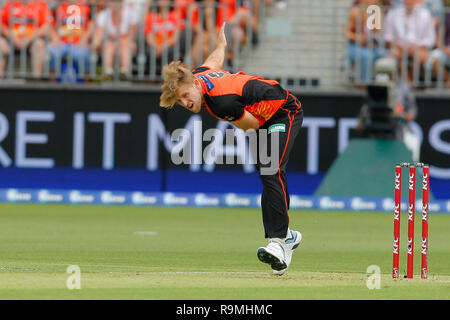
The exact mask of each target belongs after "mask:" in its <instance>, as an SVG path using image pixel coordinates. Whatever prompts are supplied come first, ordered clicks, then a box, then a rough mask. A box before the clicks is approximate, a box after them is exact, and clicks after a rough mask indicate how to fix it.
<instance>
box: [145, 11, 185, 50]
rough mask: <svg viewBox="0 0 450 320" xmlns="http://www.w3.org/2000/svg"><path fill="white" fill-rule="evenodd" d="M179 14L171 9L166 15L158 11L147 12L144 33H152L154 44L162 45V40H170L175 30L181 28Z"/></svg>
mask: <svg viewBox="0 0 450 320" xmlns="http://www.w3.org/2000/svg"><path fill="white" fill-rule="evenodd" d="M181 25H182V23H181V19H180V15H179V14H178V13H177V12H176V11H174V10H171V11H170V12H169V13H168V15H167V17H163V15H161V14H160V13H156V12H151V11H150V12H149V13H148V15H147V20H146V24H145V31H144V32H145V34H150V33H154V34H155V39H156V44H157V45H162V44H163V43H164V42H168V43H170V42H172V41H173V40H174V39H173V38H174V37H175V36H176V33H177V31H179V30H180V29H181Z"/></svg>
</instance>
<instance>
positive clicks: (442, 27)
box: [0, 0, 450, 91]
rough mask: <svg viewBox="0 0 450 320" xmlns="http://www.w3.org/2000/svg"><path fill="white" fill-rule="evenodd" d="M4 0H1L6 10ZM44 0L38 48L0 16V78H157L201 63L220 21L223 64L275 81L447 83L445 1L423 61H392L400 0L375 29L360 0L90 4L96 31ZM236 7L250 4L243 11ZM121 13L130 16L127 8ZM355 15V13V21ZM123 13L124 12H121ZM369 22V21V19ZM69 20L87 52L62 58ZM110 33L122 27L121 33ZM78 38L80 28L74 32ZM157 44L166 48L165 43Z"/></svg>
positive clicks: (439, 86) (401, 56)
mask: <svg viewBox="0 0 450 320" xmlns="http://www.w3.org/2000/svg"><path fill="white" fill-rule="evenodd" d="M6 2H7V1H5V0H0V5H1V7H2V8H3V9H4V8H5V7H4V4H5V3H6ZM13 2H14V1H13ZM37 2H42V1H37ZM44 2H47V3H48V5H49V7H50V9H51V12H52V16H53V19H52V21H51V23H50V26H49V28H48V29H47V30H46V31H45V33H44V34H43V36H42V37H41V38H42V40H43V41H44V43H45V45H42V44H41V47H39V46H36V47H33V45H29V48H27V46H23V47H21V48H17V47H16V46H15V40H14V39H13V37H12V34H13V33H9V34H10V37H8V38H7V39H5V38H6V33H5V32H2V31H1V30H2V29H5V27H7V26H5V24H4V23H5V21H6V18H5V15H4V14H3V15H2V24H0V28H1V29H0V33H2V34H3V47H5V46H4V43H7V44H8V45H9V51H5V50H4V48H3V50H0V61H1V62H0V68H1V67H2V63H3V64H4V69H5V70H4V75H3V76H2V75H1V72H0V81H2V82H8V81H17V80H22V81H31V80H32V81H35V80H39V81H49V80H50V81H52V82H66V83H67V82H69V83H74V82H105V81H106V82H114V83H120V82H127V83H128V82H143V83H148V82H152V83H159V82H160V81H161V79H162V78H161V66H163V65H165V64H166V63H168V62H170V61H171V60H177V59H182V60H183V61H184V62H185V63H186V64H187V65H188V66H189V67H195V66H197V65H199V64H200V63H201V62H202V61H203V60H204V59H205V58H206V56H207V55H208V54H209V52H211V50H212V48H213V47H214V40H215V34H216V31H217V27H218V26H219V24H220V22H221V21H224V20H227V19H228V18H230V19H229V20H228V29H227V36H228V43H229V50H228V52H227V61H226V65H225V68H227V69H229V70H231V71H238V70H243V71H245V72H247V73H250V74H258V75H260V76H264V77H268V78H275V79H278V80H280V82H281V83H282V84H283V85H284V86H286V87H288V88H289V89H294V90H298V89H311V90H316V89H339V88H340V89H342V88H348V87H364V86H366V85H367V84H368V83H370V82H373V81H374V80H375V79H376V72H378V71H377V70H380V69H382V70H386V69H389V70H390V72H392V74H393V76H394V77H395V78H396V79H403V80H407V81H409V82H410V83H411V84H412V85H413V87H415V88H429V89H436V90H438V91H442V90H443V89H445V88H446V87H449V84H450V80H449V65H450V62H449V61H450V49H446V48H445V46H446V45H447V46H448V45H449V44H448V43H447V44H446V41H448V39H450V37H449V36H448V34H449V33H450V30H446V28H448V25H449V23H448V19H449V17H450V3H449V1H447V0H445V1H443V2H442V4H443V5H444V4H447V7H444V6H443V7H442V9H441V10H440V11H436V10H435V11H434V12H433V11H431V12H432V18H433V21H436V25H435V28H434V32H435V33H436V34H435V36H436V41H435V42H433V43H432V44H430V45H427V48H426V50H425V52H426V55H427V57H425V58H424V57H423V56H422V52H421V49H419V48H418V47H416V49H414V50H412V52H409V53H408V51H407V50H403V51H402V50H399V51H398V52H399V53H398V58H394V54H393V53H394V51H395V49H396V48H397V49H398V48H399V46H398V45H397V46H396V45H395V42H394V41H393V43H391V44H390V47H388V46H387V45H388V43H387V41H386V23H387V21H386V16H387V14H388V12H389V11H392V10H393V7H395V3H402V1H391V4H390V6H386V5H385V2H386V1H381V0H380V1H379V2H378V3H379V4H380V5H379V8H380V10H379V12H380V13H381V15H380V22H381V25H380V26H379V27H380V30H379V31H378V32H373V30H370V28H369V27H368V26H369V24H372V25H374V23H375V24H376V22H377V20H376V18H377V17H376V16H374V14H376V12H375V11H374V10H373V8H372V10H370V11H369V12H368V11H367V6H364V4H365V3H366V1H364V0H361V1H352V0H279V1H277V0H259V1H243V2H241V1H236V4H235V6H236V7H234V8H229V7H227V6H226V3H228V1H226V2H225V1H224V2H222V1H212V2H211V1H203V2H202V1H200V2H199V1H192V4H193V5H192V7H191V6H190V5H187V4H186V3H191V2H190V1H186V0H183V1H179V2H178V1H162V2H161V1H156V0H154V1H149V0H125V1H114V0H113V1H102V0H98V1H88V2H87V4H88V5H89V8H90V12H89V14H88V15H87V18H88V19H90V21H92V26H91V28H92V29H88V27H87V26H84V25H83V23H84V22H83V21H84V20H83V13H81V19H80V20H77V19H75V20H73V21H72V20H70V19H71V17H73V14H77V11H71V12H65V13H64V12H61V11H58V9H57V8H58V3H59V2H58V1H44ZM370 2H374V3H376V2H377V1H370ZM424 2H425V3H426V2H428V1H427V0H424ZM68 3H69V4H70V3H75V4H76V3H78V1H72V2H71V1H68ZM242 3H244V4H245V6H246V7H243V8H242V7H240V5H242ZM167 4H171V8H172V10H173V11H171V13H170V14H168V15H167V17H166V18H162V16H161V14H158V12H159V11H158V10H161V8H162V7H164V6H166V5H167ZM115 5H116V6H117V7H114V6H115ZM67 8H68V7H66V11H67V10H68V9H67ZM130 8H132V9H130ZM356 8H359V11H358V10H357V9H356ZM241 9H242V10H241ZM434 9H435V8H434ZM108 10H109V11H108ZM126 10H129V11H132V13H129V12H128V11H127V13H126V14H124V13H123V12H124V11H126ZM107 11H108V12H109V13H106V12H107ZM352 12H353V13H355V12H358V13H355V14H354V16H353V21H352V20H351V19H352V18H351V17H352ZM232 13H234V16H233V14H232ZM113 16H114V17H113ZM123 16H126V17H127V18H121V17H123ZM179 16H182V19H181V20H179V18H177V17H179ZM232 16H233V17H232ZM374 17H375V20H374ZM177 19H178V20H177ZM366 19H369V20H370V21H369V24H368V23H367V21H366ZM69 20H70V21H72V22H71V23H73V24H74V25H75V26H77V23H79V22H80V21H81V25H82V28H84V27H86V30H84V31H83V32H86V33H89V34H91V38H90V39H89V41H88V42H87V43H86V44H83V45H80V46H85V48H86V49H85V51H83V50H81V52H80V50H78V51H76V50H75V51H74V50H73V49H68V50H67V54H65V55H64V54H62V51H61V50H62V49H61V48H57V49H55V48H54V47H53V48H52V45H53V44H54V39H55V34H56V35H58V36H59V38H60V40H61V38H62V37H63V32H64V30H65V31H67V30H66V29H67V24H66V22H67V21H69ZM363 20H364V21H363ZM113 21H121V22H122V24H121V26H120V27H119V28H118V29H120V30H122V31H120V30H119V31H117V28H115V26H114V23H113ZM124 21H125V22H124ZM180 21H181V23H180ZM255 21H257V24H256V22H255ZM9 23H10V24H11V25H9V26H8V27H10V28H13V29H14V28H16V29H17V31H18V30H21V29H26V25H25V23H29V21H28V22H25V20H14V19H9ZM33 23H34V24H35V28H38V27H39V26H38V24H39V23H40V22H38V21H37V20H35V21H34V22H33ZM352 23H353V29H352V30H350V29H349V26H350V25H351V24H352ZM14 24H15V25H16V26H15V27H14ZM63 24H64V25H63ZM418 24H419V23H417V25H418ZM417 25H415V26H417ZM64 28H66V29H64ZM101 29H103V30H102V31H103V32H100V31H99V30H101ZM375 29H377V28H375ZM52 30H53V34H52ZM72 31H73V30H72ZM375 31H376V30H375ZM18 32H19V31H18ZM114 32H116V33H117V32H119V33H121V32H122V33H124V34H123V37H122V36H120V35H117V34H116V35H114ZM349 33H351V35H349ZM75 34H77V33H75ZM80 34H81V31H80V32H79V33H78V34H77V35H78V36H79V35H80ZM127 37H128V38H127ZM349 37H351V38H349ZM96 38H98V39H97V40H96ZM123 38H127V40H124V39H123ZM446 39H447V40H446ZM36 40H37V36H35V37H34V38H33V40H32V41H31V43H32V44H36V43H35V42H36ZM72 40H73V39H72ZM72 40H70V39H69V40H67V39H65V41H66V44H67V43H68V44H74V46H75V47H76V46H77V45H78V42H77V41H80V40H79V39H78V40H77V41H75V42H74V41H72ZM0 41H1V40H0ZM71 41H72V42H71ZM168 43H169V44H170V45H169V48H167V46H166V45H167V44H168ZM163 46H166V49H162V47H163ZM68 47H71V46H70V45H69V46H68ZM0 49H2V42H0ZM33 49H34V50H37V51H39V50H44V51H45V52H44V54H43V62H42V64H43V67H42V70H41V71H39V70H38V69H39V68H36V65H39V59H38V58H36V54H35V57H32V56H30V53H32V52H33ZM5 52H6V53H5ZM446 52H447V54H446ZM80 55H81V58H79V57H80ZM421 57H422V60H424V61H422V60H421ZM376 58H380V59H378V60H379V61H377V62H376V60H377V59H376ZM79 59H84V60H79ZM80 61H81V63H80ZM375 65H376V66H377V68H375ZM383 68H384V69H383ZM2 77H3V79H2Z"/></svg>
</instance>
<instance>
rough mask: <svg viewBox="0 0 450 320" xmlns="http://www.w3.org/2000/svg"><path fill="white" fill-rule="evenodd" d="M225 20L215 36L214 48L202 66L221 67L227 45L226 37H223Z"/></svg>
mask: <svg viewBox="0 0 450 320" xmlns="http://www.w3.org/2000/svg"><path fill="white" fill-rule="evenodd" d="M225 24H226V23H225V22H224V23H223V25H222V27H221V28H220V30H219V35H218V37H217V44H216V48H215V49H214V51H213V52H211V54H210V55H209V56H208V58H207V59H206V60H205V62H204V63H203V64H202V66H205V67H210V68H212V69H217V68H218V69H222V67H223V63H224V61H225V49H226V47H227V38H226V37H225Z"/></svg>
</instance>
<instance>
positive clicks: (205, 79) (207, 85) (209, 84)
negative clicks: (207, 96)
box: [198, 74, 214, 91]
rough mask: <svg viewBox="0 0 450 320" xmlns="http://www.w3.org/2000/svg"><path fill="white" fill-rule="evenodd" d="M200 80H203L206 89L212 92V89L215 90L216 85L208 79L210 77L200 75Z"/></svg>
mask: <svg viewBox="0 0 450 320" xmlns="http://www.w3.org/2000/svg"><path fill="white" fill-rule="evenodd" d="M198 77H199V78H200V80H202V81H203V82H204V83H205V85H206V89H207V90H208V91H211V90H212V89H214V84H213V83H212V81H211V80H210V79H208V77H206V76H204V75H202V74H201V75H199V76H198Z"/></svg>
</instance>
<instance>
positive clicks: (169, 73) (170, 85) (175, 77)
mask: <svg viewBox="0 0 450 320" xmlns="http://www.w3.org/2000/svg"><path fill="white" fill-rule="evenodd" d="M162 73H163V77H164V83H163V84H162V86H161V90H162V94H161V97H160V106H161V107H163V108H172V107H173V106H174V104H175V103H176V102H177V90H178V88H179V87H180V85H182V84H191V83H193V81H194V75H193V74H192V72H191V71H190V70H189V69H188V68H187V66H186V65H185V64H184V63H183V62H181V61H172V62H171V63H170V64H168V65H166V66H164V68H163V70H162Z"/></svg>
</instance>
